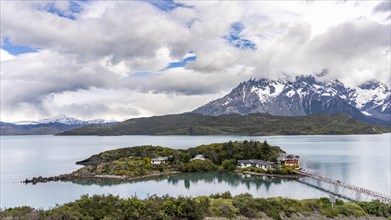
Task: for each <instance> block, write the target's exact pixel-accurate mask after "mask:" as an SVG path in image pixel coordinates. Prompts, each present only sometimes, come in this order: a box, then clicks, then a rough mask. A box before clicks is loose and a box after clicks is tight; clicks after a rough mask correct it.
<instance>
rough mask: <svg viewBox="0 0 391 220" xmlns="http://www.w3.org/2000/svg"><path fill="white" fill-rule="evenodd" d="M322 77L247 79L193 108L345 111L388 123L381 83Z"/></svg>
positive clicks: (390, 106) (207, 111) (389, 108)
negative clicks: (347, 82)
mask: <svg viewBox="0 0 391 220" xmlns="http://www.w3.org/2000/svg"><path fill="white" fill-rule="evenodd" d="M322 77H323V76H312V75H310V76H297V77H295V78H294V79H293V80H292V79H291V80H289V79H283V80H268V79H259V80H256V79H250V80H248V81H245V82H241V83H240V84H239V85H238V86H237V87H236V88H234V89H233V90H232V91H231V92H230V93H229V94H227V95H225V96H224V97H222V98H219V99H216V100H214V101H211V102H209V103H207V104H205V105H203V106H201V107H199V108H197V109H195V110H194V111H193V112H194V113H199V114H202V115H209V116H218V115H224V114H240V115H247V114H251V113H265V114H271V115H277V116H306V115H314V114H346V115H350V116H352V117H354V118H356V119H359V120H361V121H364V122H367V123H370V124H376V125H386V126H387V125H388V126H389V125H391V91H390V89H388V88H387V86H386V85H385V84H383V83H381V82H377V81H369V82H366V83H363V84H361V85H359V86H358V87H355V88H351V87H348V86H345V85H344V84H343V83H342V82H340V81H338V80H323V78H322Z"/></svg>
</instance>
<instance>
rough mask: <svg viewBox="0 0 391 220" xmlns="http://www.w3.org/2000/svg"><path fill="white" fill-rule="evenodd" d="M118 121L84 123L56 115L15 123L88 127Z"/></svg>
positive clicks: (99, 120) (16, 123)
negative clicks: (88, 125)
mask: <svg viewBox="0 0 391 220" xmlns="http://www.w3.org/2000/svg"><path fill="white" fill-rule="evenodd" d="M114 122H116V121H108V120H103V119H94V120H87V121H82V120H79V119H76V118H72V117H68V116H66V115H56V116H54V117H52V118H46V119H42V120H39V121H19V122H14V123H13V124H15V125H37V124H50V123H61V124H66V125H87V124H107V123H114Z"/></svg>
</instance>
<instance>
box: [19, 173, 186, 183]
mask: <svg viewBox="0 0 391 220" xmlns="http://www.w3.org/2000/svg"><path fill="white" fill-rule="evenodd" d="M180 173H182V172H180V171H171V172H166V173H155V174H149V175H144V176H136V177H130V176H118V175H110V174H98V175H90V176H89V175H80V176H76V175H72V174H63V175H59V176H52V177H42V176H39V177H33V178H31V179H25V180H23V181H20V182H21V183H24V184H29V183H31V184H33V185H34V184H37V183H47V182H58V181H72V180H73V179H77V178H83V179H88V178H91V179H94V178H96V179H112V180H123V181H126V180H138V179H147V178H151V177H158V176H164V175H172V174H180Z"/></svg>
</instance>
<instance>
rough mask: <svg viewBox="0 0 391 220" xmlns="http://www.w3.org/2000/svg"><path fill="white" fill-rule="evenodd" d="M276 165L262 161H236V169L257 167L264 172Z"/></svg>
mask: <svg viewBox="0 0 391 220" xmlns="http://www.w3.org/2000/svg"><path fill="white" fill-rule="evenodd" d="M275 166H276V163H274V162H270V161H264V160H256V159H250V160H238V168H247V167H257V168H261V169H264V170H273V169H275Z"/></svg>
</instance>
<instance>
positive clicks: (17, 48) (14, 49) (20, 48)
mask: <svg viewBox="0 0 391 220" xmlns="http://www.w3.org/2000/svg"><path fill="white" fill-rule="evenodd" d="M2 42H3V43H2V45H1V48H2V49H3V50H6V51H7V52H8V53H10V54H12V55H15V56H16V55H19V54H23V53H31V52H37V51H38V49H36V48H32V47H29V46H25V45H20V44H13V43H12V42H11V41H10V39H9V38H8V37H4V38H3V41H2Z"/></svg>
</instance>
